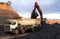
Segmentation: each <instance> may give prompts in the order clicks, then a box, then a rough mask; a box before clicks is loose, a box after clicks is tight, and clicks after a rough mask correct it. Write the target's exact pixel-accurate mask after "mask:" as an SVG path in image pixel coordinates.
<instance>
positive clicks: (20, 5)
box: [0, 0, 60, 19]
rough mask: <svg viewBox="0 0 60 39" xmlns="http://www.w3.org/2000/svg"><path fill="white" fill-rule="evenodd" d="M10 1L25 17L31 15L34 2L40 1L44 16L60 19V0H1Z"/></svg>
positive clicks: (0, 0) (3, 0) (2, 0)
mask: <svg viewBox="0 0 60 39" xmlns="http://www.w3.org/2000/svg"><path fill="white" fill-rule="evenodd" d="M8 1H11V7H12V8H13V9H14V10H15V11H16V12H17V13H18V14H19V15H20V16H22V17H24V18H30V17H31V12H32V10H33V8H34V3H35V2H38V4H39V6H40V8H41V10H42V12H43V13H42V14H43V17H44V18H47V19H60V0H0V2H8ZM37 12H38V11H37ZM38 14H39V12H38ZM38 18H39V17H38Z"/></svg>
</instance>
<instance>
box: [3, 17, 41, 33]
mask: <svg viewBox="0 0 60 39" xmlns="http://www.w3.org/2000/svg"><path fill="white" fill-rule="evenodd" d="M39 27H41V22H40V19H29V18H24V19H8V20H6V21H5V26H4V32H12V33H15V34H19V33H20V32H21V33H25V31H27V30H29V29H31V30H32V31H33V32H35V31H37V30H38V28H39Z"/></svg>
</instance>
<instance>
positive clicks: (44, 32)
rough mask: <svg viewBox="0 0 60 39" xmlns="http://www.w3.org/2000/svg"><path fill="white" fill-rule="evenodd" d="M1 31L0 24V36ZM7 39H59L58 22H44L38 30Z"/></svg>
mask: <svg viewBox="0 0 60 39" xmlns="http://www.w3.org/2000/svg"><path fill="white" fill-rule="evenodd" d="M1 31H3V27H1V26H0V38H1V36H2V32H1ZM9 39H60V24H53V25H46V24H44V25H42V28H41V29H40V31H38V32H34V33H32V32H30V33H26V34H23V35H17V36H15V37H14V36H13V37H12V38H9Z"/></svg>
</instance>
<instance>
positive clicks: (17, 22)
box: [4, 2, 43, 34]
mask: <svg viewBox="0 0 60 39" xmlns="http://www.w3.org/2000/svg"><path fill="white" fill-rule="evenodd" d="M36 9H37V10H38V12H39V14H40V18H39V19H38V18H37V17H36V16H38V15H36V14H33V13H35V11H36ZM33 15H34V16H33ZM42 23H43V16H42V11H41V9H40V7H39V5H38V3H37V2H35V6H34V10H33V11H32V15H31V18H20V19H19V18H18V19H8V20H6V21H5V24H4V32H12V33H15V34H19V33H20V32H21V33H25V31H27V30H29V29H30V30H32V31H33V32H35V31H37V30H38V29H39V27H41V24H42Z"/></svg>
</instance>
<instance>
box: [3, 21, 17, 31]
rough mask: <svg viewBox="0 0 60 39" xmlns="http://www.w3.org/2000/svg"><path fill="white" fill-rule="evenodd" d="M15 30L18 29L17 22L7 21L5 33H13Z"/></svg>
mask: <svg viewBox="0 0 60 39" xmlns="http://www.w3.org/2000/svg"><path fill="white" fill-rule="evenodd" d="M15 28H17V21H16V20H6V21H5V24H4V31H5V32H12V31H13V30H14V29H15Z"/></svg>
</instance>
